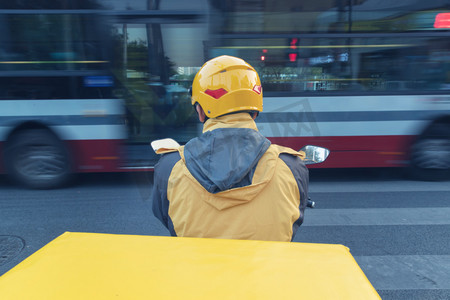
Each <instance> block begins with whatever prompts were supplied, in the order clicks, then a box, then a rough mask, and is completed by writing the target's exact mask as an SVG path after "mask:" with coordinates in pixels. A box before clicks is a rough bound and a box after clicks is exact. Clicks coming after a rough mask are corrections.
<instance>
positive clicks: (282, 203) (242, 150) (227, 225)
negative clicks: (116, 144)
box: [152, 113, 309, 241]
mask: <svg viewBox="0 0 450 300" xmlns="http://www.w3.org/2000/svg"><path fill="white" fill-rule="evenodd" d="M162 152H163V153H164V154H163V155H162V157H161V159H160V161H159V162H158V164H157V165H156V166H155V174H154V186H153V192H152V193H153V195H152V198H153V213H154V215H155V216H156V217H157V218H158V219H159V220H160V221H161V222H162V223H163V224H164V225H165V226H166V227H167V228H168V229H169V231H170V233H171V234H172V235H174V236H189V237H208V238H229V239H255V240H271V241H290V240H292V238H293V237H294V235H295V232H296V230H297V228H298V227H299V226H300V225H301V223H302V222H303V213H304V210H305V207H306V202H307V190H308V180H309V177H308V170H307V168H306V166H305V164H304V163H303V161H302V159H301V157H302V155H304V154H303V153H301V152H297V151H294V150H292V149H290V148H285V147H281V146H277V145H272V144H271V143H270V141H269V140H268V139H266V138H265V137H264V136H262V135H261V134H260V133H259V131H258V129H257V127H256V124H255V122H254V121H253V119H252V118H251V117H250V115H249V114H247V113H238V114H232V115H226V116H221V117H218V118H215V119H209V120H208V121H206V123H205V124H204V129H203V134H202V135H201V136H200V137H198V138H194V139H192V140H191V141H189V142H188V143H187V144H186V145H185V146H181V147H179V148H177V149H165V150H164V151H162Z"/></svg>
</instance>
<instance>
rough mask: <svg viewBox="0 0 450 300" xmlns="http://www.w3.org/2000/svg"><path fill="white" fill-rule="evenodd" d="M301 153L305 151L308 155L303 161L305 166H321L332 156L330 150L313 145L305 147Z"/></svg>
mask: <svg viewBox="0 0 450 300" xmlns="http://www.w3.org/2000/svg"><path fill="white" fill-rule="evenodd" d="M300 151H303V152H305V154H306V157H305V159H304V160H303V162H304V163H305V165H312V164H319V163H321V162H324V161H325V160H326V159H327V157H328V155H329V154H330V150H328V149H327V148H323V147H319V146H312V145H306V146H305V147H303V148H302V149H300Z"/></svg>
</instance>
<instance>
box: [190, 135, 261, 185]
mask: <svg viewBox="0 0 450 300" xmlns="http://www.w3.org/2000/svg"><path fill="white" fill-rule="evenodd" d="M269 146H270V141H269V140H268V139H266V138H265V137H264V136H263V135H261V134H260V133H259V132H258V131H257V130H255V129H251V128H217V129H214V130H212V131H206V132H204V133H203V134H202V135H201V136H200V137H198V138H194V139H192V140H191V141H189V142H188V143H187V144H186V145H185V147H184V157H185V161H186V167H187V168H188V170H189V172H190V173H191V174H192V176H194V178H195V179H196V180H197V181H198V182H199V183H200V184H201V185H202V186H203V187H204V188H205V189H206V190H207V191H208V192H210V193H218V192H222V191H226V190H229V189H232V188H237V187H243V186H247V185H250V184H251V182H252V177H253V173H254V171H255V168H256V165H257V163H258V161H259V159H260V158H261V156H263V154H264V153H265V152H266V151H267V149H268V148H269Z"/></svg>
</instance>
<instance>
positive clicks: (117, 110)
mask: <svg viewBox="0 0 450 300" xmlns="http://www.w3.org/2000/svg"><path fill="white" fill-rule="evenodd" d="M31 2H32V4H30V3H26V4H25V3H24V2H23V1H14V0H13V1H11V2H10V3H8V4H2V5H0V33H1V34H0V156H1V162H0V172H7V173H10V174H11V175H12V176H13V177H14V178H16V179H17V180H18V181H20V182H22V183H25V184H26V185H28V186H31V187H38V188H46V187H55V186H58V185H60V184H61V183H62V182H64V181H65V180H66V179H67V177H68V176H69V174H71V173H73V172H112V171H142V170H150V169H152V167H153V166H154V164H155V163H156V162H157V160H158V157H157V156H156V155H155V154H154V153H152V151H151V149H150V147H149V145H148V144H149V142H150V141H151V140H155V139H159V138H166V137H171V138H174V139H176V140H177V141H179V142H180V143H181V144H183V143H186V142H187V141H189V140H190V139H191V138H193V137H195V136H197V135H199V134H200V133H201V124H199V123H198V121H197V120H196V116H195V114H194V111H193V110H192V107H191V105H190V99H189V96H188V93H187V91H188V89H189V87H190V84H191V82H192V80H193V77H194V75H195V73H196V72H197V71H198V70H199V68H200V67H201V65H202V64H203V63H204V62H205V61H206V60H208V59H210V58H212V57H215V56H218V55H224V54H225V55H233V56H238V57H241V58H243V59H245V60H246V61H248V62H249V63H250V64H252V65H253V66H254V67H255V68H256V69H257V70H258V72H259V74H260V77H261V80H262V83H263V90H264V98H265V100H264V111H263V112H262V113H261V114H260V116H259V117H258V118H257V119H256V121H257V124H258V127H259V130H260V131H261V132H262V133H263V134H264V135H265V136H267V137H268V138H269V139H270V140H271V141H272V142H274V143H278V144H281V145H285V146H289V147H292V148H294V149H300V148H301V147H302V146H303V145H305V144H315V145H319V146H324V147H327V148H329V149H330V150H331V152H332V154H331V155H330V157H329V159H328V160H327V162H325V163H324V164H321V165H317V167H321V168H348V167H408V168H409V170H410V171H411V173H414V174H415V175H416V176H418V177H421V178H428V179H439V178H442V177H444V176H447V175H448V173H449V170H450V39H449V37H450V1H448V0H430V1H426V2H423V1H417V0H404V1H397V2H395V3H394V2H393V1H376V0H355V1H334V0H315V1H301V2H299V1H292V0H279V1H269V0H266V1H260V0H252V1H219V0H193V1H181V0H180V1H178V0H177V1H175V0H172V1H166V0H154V1H148V0H145V1H144V0H130V1H108V0H80V1H62V2H60V1H55V2H51V3H50V2H49V1H44V0H34V1H31Z"/></svg>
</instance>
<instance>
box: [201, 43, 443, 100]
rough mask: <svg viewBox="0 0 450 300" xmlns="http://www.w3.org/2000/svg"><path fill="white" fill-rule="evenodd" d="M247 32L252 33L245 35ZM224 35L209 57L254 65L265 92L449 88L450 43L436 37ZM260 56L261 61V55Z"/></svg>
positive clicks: (390, 90)
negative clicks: (236, 58)
mask: <svg viewBox="0 0 450 300" xmlns="http://www.w3.org/2000/svg"><path fill="white" fill-rule="evenodd" d="M250 37H251V35H250ZM296 39H298V40H299V42H298V44H296V45H294V46H293V45H292V40H293V38H272V39H259V38H255V39H238V38H236V39H226V40H222V41H221V42H220V43H221V44H220V45H218V44H213V43H211V44H210V53H211V56H217V55H221V54H229V55H235V56H239V57H242V58H244V59H246V60H247V61H249V62H250V63H251V64H253V65H254V66H255V67H256V68H257V69H258V72H259V74H260V76H261V80H262V83H263V87H264V90H265V91H266V92H331V91H333V92H336V91H338V92H339V91H346V92H383V91H386V92H387V91H389V92H407V91H436V90H442V89H448V84H449V72H450V51H449V50H448V49H450V44H449V42H448V40H445V39H440V38H433V37H429V38H425V37H407V38H403V39H398V38H389V37H384V38H378V37H374V38H358V37H355V38H353V37H348V38H323V37H320V38H301V37H298V38H297V37H296ZM262 56H264V60H262V59H261V57H262Z"/></svg>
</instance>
